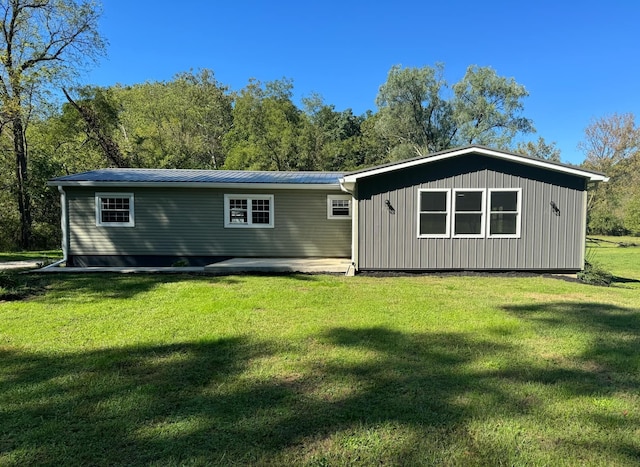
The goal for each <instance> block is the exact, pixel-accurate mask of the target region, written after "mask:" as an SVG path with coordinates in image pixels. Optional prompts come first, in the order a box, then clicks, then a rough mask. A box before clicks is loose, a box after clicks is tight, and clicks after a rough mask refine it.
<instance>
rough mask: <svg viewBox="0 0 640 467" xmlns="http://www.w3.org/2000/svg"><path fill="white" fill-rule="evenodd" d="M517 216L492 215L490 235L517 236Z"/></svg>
mask: <svg viewBox="0 0 640 467" xmlns="http://www.w3.org/2000/svg"><path fill="white" fill-rule="evenodd" d="M517 220H518V215H517V214H491V218H490V221H489V223H490V227H489V229H490V230H489V235H515V234H516V225H517Z"/></svg>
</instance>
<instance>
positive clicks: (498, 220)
mask: <svg viewBox="0 0 640 467" xmlns="http://www.w3.org/2000/svg"><path fill="white" fill-rule="evenodd" d="M521 194H522V190H521V189H520V188H490V189H489V200H488V202H487V211H488V218H487V230H488V233H489V234H488V237H489V238H520V212H521V208H522V205H521V203H522V196H521Z"/></svg>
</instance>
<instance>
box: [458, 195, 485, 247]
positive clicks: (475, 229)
mask: <svg viewBox="0 0 640 467" xmlns="http://www.w3.org/2000/svg"><path fill="white" fill-rule="evenodd" d="M453 216H454V217H453V236H454V237H482V236H484V222H483V221H484V190H453Z"/></svg>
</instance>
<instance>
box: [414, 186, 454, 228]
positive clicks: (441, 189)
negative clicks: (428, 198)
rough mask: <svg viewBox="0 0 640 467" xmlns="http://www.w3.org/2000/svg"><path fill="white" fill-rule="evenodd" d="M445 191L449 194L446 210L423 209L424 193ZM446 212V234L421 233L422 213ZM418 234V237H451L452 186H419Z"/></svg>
mask: <svg viewBox="0 0 640 467" xmlns="http://www.w3.org/2000/svg"><path fill="white" fill-rule="evenodd" d="M425 192H429V193H433V192H440V193H442V192H444V193H446V194H447V200H446V211H423V210H422V205H421V198H422V196H421V195H422V193H425ZM423 213H424V214H442V213H444V214H446V216H447V219H446V221H445V229H446V232H445V233H444V234H421V233H420V215H421V214H423ZM417 234H418V238H449V237H450V236H451V189H450V188H419V189H418V217H417Z"/></svg>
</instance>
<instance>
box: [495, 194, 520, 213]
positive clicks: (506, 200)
mask: <svg viewBox="0 0 640 467" xmlns="http://www.w3.org/2000/svg"><path fill="white" fill-rule="evenodd" d="M517 210H518V192H517V191H492V192H491V211H517Z"/></svg>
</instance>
